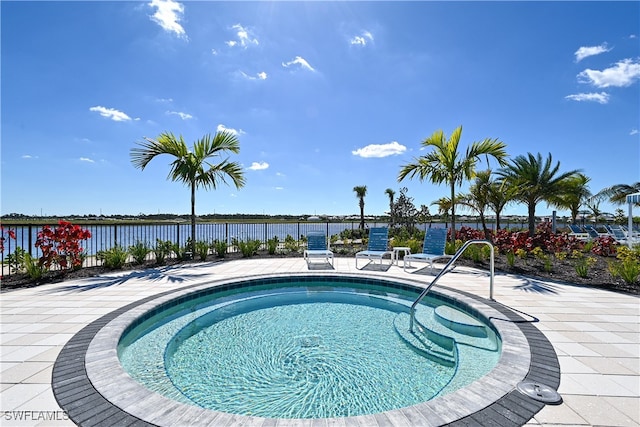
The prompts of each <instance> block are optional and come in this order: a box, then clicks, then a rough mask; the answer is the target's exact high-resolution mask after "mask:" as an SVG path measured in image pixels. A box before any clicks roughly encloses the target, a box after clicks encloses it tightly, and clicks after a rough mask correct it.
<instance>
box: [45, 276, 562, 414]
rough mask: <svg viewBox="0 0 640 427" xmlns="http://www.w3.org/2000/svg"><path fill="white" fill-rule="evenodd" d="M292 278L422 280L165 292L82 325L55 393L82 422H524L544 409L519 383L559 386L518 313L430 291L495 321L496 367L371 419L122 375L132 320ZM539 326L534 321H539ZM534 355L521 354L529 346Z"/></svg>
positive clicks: (542, 346)
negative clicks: (148, 383)
mask: <svg viewBox="0 0 640 427" xmlns="http://www.w3.org/2000/svg"><path fill="white" fill-rule="evenodd" d="M283 276H286V277H288V278H290V277H318V276H322V277H332V276H333V277H338V276H339V277H347V278H354V279H358V280H359V281H362V280H363V278H364V279H365V280H366V278H367V277H369V278H370V279H371V280H375V281H382V282H386V283H391V282H392V283H399V284H402V285H406V286H410V287H413V288H421V287H424V286H425V285H424V284H423V283H419V282H415V281H411V280H407V279H401V278H389V277H387V276H382V275H374V274H371V275H366V276H363V275H362V274H353V273H341V274H336V273H335V272H332V273H322V272H309V273H296V274H287V275H283V274H267V275H259V276H248V277H244V278H242V279H238V278H232V279H222V280H213V281H210V282H207V283H204V284H198V285H192V286H189V287H185V288H181V289H178V290H170V291H166V292H163V293H160V294H157V295H154V296H151V297H147V298H144V299H142V300H139V301H136V302H133V303H131V304H128V305H126V306H124V307H121V308H119V309H117V310H115V311H113V312H111V313H109V314H107V315H105V316H103V317H101V318H99V319H97V320H96V321H94V322H92V323H91V324H89V325H87V326H86V327H85V328H83V329H82V330H81V331H80V332H78V333H77V334H76V335H74V336H73V337H72V339H71V340H70V341H69V342H68V343H67V344H66V345H65V347H64V348H63V349H62V351H61V353H60V355H59V356H58V358H57V360H56V362H55V365H54V369H53V377H52V378H53V379H52V388H53V392H54V395H55V397H56V400H57V401H58V403H59V405H60V406H61V407H62V408H63V409H65V411H67V413H68V414H69V417H70V418H71V419H72V420H73V421H74V422H75V423H76V424H78V425H82V426H97V425H115V424H118V425H135V426H165V425H167V426H168V425H194V426H206V425H230V424H231V425H232V424H242V425H248V426H269V425H274V426H275V425H288V424H295V425H300V426H304V425H309V426H311V425H328V424H330V425H345V426H346V425H391V426H396V425H424V426H438V425H469V424H479V425H486V424H488V423H493V424H498V425H514V426H515V425H522V424H525V423H526V422H527V421H528V420H529V419H531V418H532V417H533V415H535V414H536V413H537V412H538V411H539V410H540V409H542V408H543V407H544V406H545V404H544V403H542V402H539V401H537V400H533V399H531V398H529V397H526V396H525V395H523V394H521V393H520V392H519V391H517V390H516V389H515V386H516V384H517V383H518V382H520V381H522V380H528V381H534V382H537V383H542V384H545V385H548V386H550V387H552V388H555V389H557V387H558V386H559V383H560V366H559V363H558V359H557V356H556V354H555V351H554V350H553V347H552V346H551V344H550V343H549V341H548V340H547V339H546V337H545V336H544V335H543V334H542V333H541V332H540V331H539V330H538V329H537V328H535V326H534V325H533V324H532V321H531V320H526V319H524V318H523V317H522V316H520V315H519V314H517V313H515V312H513V311H512V310H510V309H508V308H506V307H504V306H502V305H501V304H499V303H497V302H495V301H490V300H487V299H484V298H480V297H477V296H475V295H472V294H469V293H466V292H463V291H459V290H454V289H451V288H448V287H438V288H437V290H436V289H434V290H433V291H432V292H434V293H436V294H441V295H444V296H445V297H449V298H450V297H453V298H456V299H460V300H461V301H462V302H464V303H465V304H467V305H468V306H470V307H471V308H472V309H474V310H477V311H479V312H480V313H482V314H483V316H485V317H487V318H489V319H491V321H492V323H493V324H494V326H495V327H496V328H497V329H498V330H499V332H500V335H501V336H502V339H503V351H502V355H501V357H500V360H499V362H498V365H497V366H496V367H495V368H494V369H493V370H492V371H491V372H489V374H487V375H486V376H484V377H483V378H481V379H480V380H478V381H476V382H474V383H472V384H471V385H469V386H467V387H464V388H462V389H460V390H458V391H455V392H453V393H449V394H447V395H445V396H442V397H439V398H436V399H433V400H430V401H428V402H423V403H420V404H418V405H414V406H409V407H405V408H401V409H397V410H392V411H387V412H382V413H378V414H374V415H364V416H357V417H346V418H326V419H273V418H259V417H249V416H240V415H233V414H226V413H221V412H217V411H212V410H208V409H203V408H198V407H195V406H191V405H185V404H182V403H179V402H176V401H174V400H171V399H169V398H166V397H164V396H161V395H159V394H157V393H153V392H151V391H149V390H148V389H146V388H145V387H144V386H142V385H141V384H140V383H138V382H137V381H135V380H133V379H132V378H131V377H129V375H128V374H127V373H126V372H124V370H123V369H122V367H121V366H120V363H119V361H118V357H117V350H116V349H117V344H118V341H119V339H120V336H121V334H122V332H124V330H125V329H126V328H127V327H129V325H130V324H131V323H132V321H133V320H134V319H135V318H136V317H138V316H140V315H142V314H144V313H146V312H148V311H149V310H152V309H153V308H154V307H157V306H159V305H161V304H162V303H164V302H166V301H169V300H172V299H175V298H177V297H180V296H184V295H187V294H191V293H194V292H198V291H201V290H203V289H207V288H211V287H218V286H222V285H225V284H230V283H237V282H238V281H246V280H253V279H255V280H261V279H270V278H277V277H283ZM534 321H535V319H534ZM527 348H528V350H529V351H523V350H525V349H527Z"/></svg>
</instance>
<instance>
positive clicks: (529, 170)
mask: <svg viewBox="0 0 640 427" xmlns="http://www.w3.org/2000/svg"><path fill="white" fill-rule="evenodd" d="M552 161H553V159H552V157H551V153H549V155H548V156H547V159H546V160H545V161H544V163H543V161H542V155H541V154H540V153H538V155H537V156H534V155H533V154H531V153H528V155H527V156H522V155H520V156H518V157H516V158H515V159H513V160H512V162H511V163H509V164H507V165H506V166H505V167H503V168H501V169H499V170H498V171H496V173H497V174H498V175H499V176H501V177H502V179H503V180H504V183H505V184H506V185H507V186H508V187H509V188H510V189H511V191H513V192H514V197H515V199H516V200H519V201H521V202H523V203H525V204H526V205H527V212H528V216H529V235H530V236H533V235H534V234H535V230H536V205H537V204H538V203H539V202H541V201H543V200H545V201H547V202H553V200H554V199H556V198H557V197H558V196H560V195H561V194H563V192H564V191H565V186H564V183H565V180H566V179H567V178H570V177H572V176H574V175H576V174H577V173H578V172H579V171H578V170H572V171H570V172H565V173H562V174H558V171H559V169H560V162H557V163H556V164H555V166H553V167H552V166H551V163H552Z"/></svg>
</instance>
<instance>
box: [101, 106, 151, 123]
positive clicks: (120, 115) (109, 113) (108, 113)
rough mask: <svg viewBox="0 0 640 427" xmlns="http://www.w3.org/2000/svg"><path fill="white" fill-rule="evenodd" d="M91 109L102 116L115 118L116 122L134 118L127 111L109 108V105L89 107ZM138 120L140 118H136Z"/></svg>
mask: <svg viewBox="0 0 640 427" xmlns="http://www.w3.org/2000/svg"><path fill="white" fill-rule="evenodd" d="M89 111H95V112H97V113H100V115H101V116H102V117H107V118H109V119H111V120H113V121H114V122H127V121H130V120H132V119H131V117H129V116H128V115H127V114H126V113H124V112H122V111H119V110H116V109H115V108H107V107H102V106H100V105H97V106H95V107H91V108H89ZM136 120H139V119H136Z"/></svg>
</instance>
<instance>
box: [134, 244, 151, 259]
mask: <svg viewBox="0 0 640 427" xmlns="http://www.w3.org/2000/svg"><path fill="white" fill-rule="evenodd" d="M129 253H130V254H131V257H132V258H133V262H134V263H135V264H144V262H145V261H146V259H147V255H149V253H151V248H150V247H149V245H148V244H147V243H143V242H140V241H138V242H136V244H135V245H132V246H129Z"/></svg>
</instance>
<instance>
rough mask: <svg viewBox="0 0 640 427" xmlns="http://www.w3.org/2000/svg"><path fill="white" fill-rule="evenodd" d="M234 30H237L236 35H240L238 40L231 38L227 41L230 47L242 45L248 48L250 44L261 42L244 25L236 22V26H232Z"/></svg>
mask: <svg viewBox="0 0 640 427" xmlns="http://www.w3.org/2000/svg"><path fill="white" fill-rule="evenodd" d="M231 28H232V29H233V30H236V37H238V39H237V40H229V41H227V42H226V43H227V46H229V47H234V46H240V47H243V48H245V49H246V48H247V47H249V46H250V45H258V44H260V42H258V39H257V38H255V37H254V36H253V34H250V32H249V30H248V29H247V28H245V27H243V26H242V25H240V24H236V25H234V26H232V27H231Z"/></svg>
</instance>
